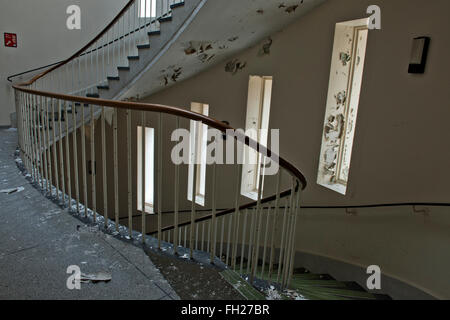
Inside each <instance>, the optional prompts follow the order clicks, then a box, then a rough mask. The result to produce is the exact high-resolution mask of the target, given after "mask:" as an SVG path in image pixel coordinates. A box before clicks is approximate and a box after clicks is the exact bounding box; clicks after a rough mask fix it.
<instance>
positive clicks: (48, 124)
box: [45, 98, 54, 196]
mask: <svg viewBox="0 0 450 320" xmlns="http://www.w3.org/2000/svg"><path fill="white" fill-rule="evenodd" d="M45 114H46V124H47V137H46V139H47V146H46V149H47V160H48V166H49V171H48V172H49V178H50V183H49V187H50V196H52V195H53V172H52V158H51V152H50V145H51V142H50V123H49V115H48V99H47V98H46V99H45ZM53 143H54V141H53Z"/></svg>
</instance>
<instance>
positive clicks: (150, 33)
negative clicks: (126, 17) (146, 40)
mask: <svg viewBox="0 0 450 320" xmlns="http://www.w3.org/2000/svg"><path fill="white" fill-rule="evenodd" d="M147 34H148V35H149V36H157V35H160V34H161V31H160V30H155V31H149V32H147Z"/></svg>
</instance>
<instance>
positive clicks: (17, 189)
mask: <svg viewBox="0 0 450 320" xmlns="http://www.w3.org/2000/svg"><path fill="white" fill-rule="evenodd" d="M23 190H25V188H24V187H16V188H10V189H3V190H0V193H6V194H12V193H16V192H22V191H23Z"/></svg>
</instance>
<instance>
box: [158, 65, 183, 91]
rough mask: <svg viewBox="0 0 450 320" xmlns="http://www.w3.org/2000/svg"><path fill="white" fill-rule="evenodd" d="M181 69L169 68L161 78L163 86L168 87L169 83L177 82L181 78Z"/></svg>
mask: <svg viewBox="0 0 450 320" xmlns="http://www.w3.org/2000/svg"><path fill="white" fill-rule="evenodd" d="M182 69H183V68H182V67H178V68H177V67H175V66H169V67H168V68H167V71H166V73H165V74H164V75H162V76H161V81H162V83H163V85H164V86H168V85H169V83H170V81H172V82H177V80H178V79H179V77H180V76H181V72H182ZM163 71H164V70H163Z"/></svg>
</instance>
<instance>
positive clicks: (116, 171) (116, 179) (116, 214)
mask: <svg viewBox="0 0 450 320" xmlns="http://www.w3.org/2000/svg"><path fill="white" fill-rule="evenodd" d="M113 139H114V141H113V142H114V220H115V224H116V231H119V161H118V147H117V109H116V108H114V114H113Z"/></svg>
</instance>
